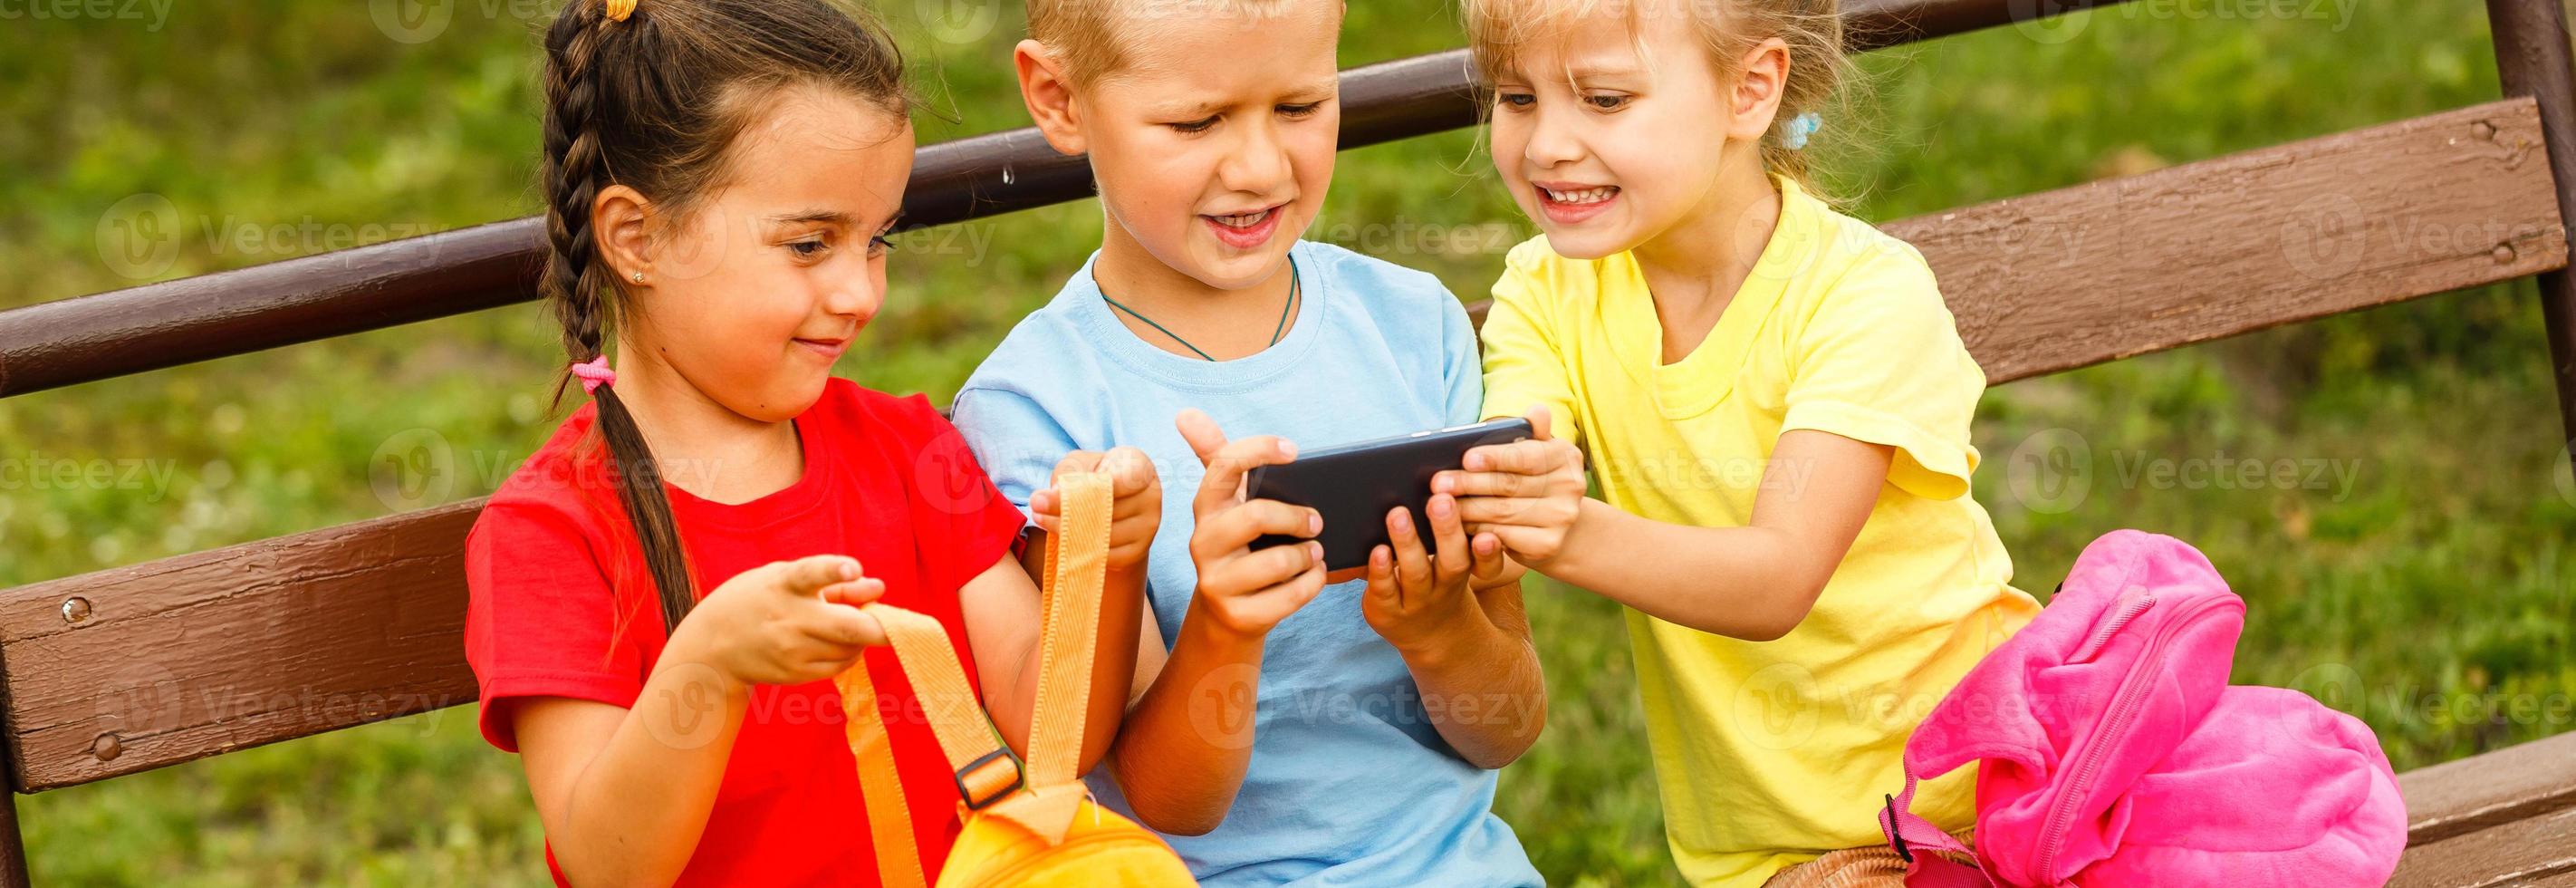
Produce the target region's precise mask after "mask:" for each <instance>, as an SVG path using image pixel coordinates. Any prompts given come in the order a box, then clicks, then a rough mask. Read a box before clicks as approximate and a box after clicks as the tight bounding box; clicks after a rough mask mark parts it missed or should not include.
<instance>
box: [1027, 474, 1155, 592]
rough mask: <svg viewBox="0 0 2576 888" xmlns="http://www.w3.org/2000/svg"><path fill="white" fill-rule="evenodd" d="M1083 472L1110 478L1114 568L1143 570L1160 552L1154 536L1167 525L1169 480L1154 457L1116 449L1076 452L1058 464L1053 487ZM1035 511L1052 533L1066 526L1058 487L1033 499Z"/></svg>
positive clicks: (1041, 524) (1111, 563)
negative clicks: (1155, 551)
mask: <svg viewBox="0 0 2576 888" xmlns="http://www.w3.org/2000/svg"><path fill="white" fill-rule="evenodd" d="M1083 472H1105V473H1108V475H1109V491H1110V496H1111V497H1112V500H1111V504H1110V507H1109V569H1110V570H1131V571H1132V570H1138V569H1141V568H1143V567H1144V566H1145V555H1146V553H1147V552H1149V551H1152V550H1153V548H1154V533H1155V531H1157V530H1159V529H1160V528H1161V527H1162V524H1163V480H1162V477H1161V475H1160V474H1159V473H1157V472H1155V471H1154V460H1153V458H1152V457H1150V456H1146V455H1145V451H1143V450H1139V449H1136V448H1134V447H1113V448H1110V450H1109V452H1107V453H1100V452H1096V451H1090V450H1076V451H1074V452H1072V453H1068V454H1065V457H1064V459H1062V460H1060V461H1058V462H1057V463H1056V464H1055V473H1054V474H1053V475H1050V476H1049V478H1050V479H1051V480H1050V483H1053V482H1052V479H1057V478H1063V477H1064V476H1066V475H1068V474H1079V473H1083ZM1029 511H1030V512H1033V513H1036V515H1037V520H1038V528H1039V529H1041V530H1044V531H1046V532H1048V533H1055V532H1056V528H1057V527H1059V526H1061V525H1062V524H1063V521H1064V503H1063V500H1062V498H1061V494H1059V493H1058V492H1057V491H1056V488H1054V487H1052V486H1050V487H1048V488H1047V489H1045V490H1041V491H1038V492H1036V493H1032V494H1030V495H1029Z"/></svg>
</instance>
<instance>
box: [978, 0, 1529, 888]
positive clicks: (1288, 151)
mask: <svg viewBox="0 0 2576 888" xmlns="http://www.w3.org/2000/svg"><path fill="white" fill-rule="evenodd" d="M1341 8H1342V6H1341V4H1339V3H1330V2H1312V3H1307V2H1299V3H1288V4H1279V3H1241V4H1237V3H1227V2H1210V3H1204V4H1199V5H1198V6H1196V7H1194V10H1197V11H1200V12H1202V13H1204V14H1199V15H1192V16H1182V17H1160V18H1154V17H1150V16H1147V15H1146V13H1144V12H1141V11H1138V10H1137V9H1132V8H1129V7H1128V5H1126V4H1104V3H1089V2H1075V0H1036V2H1032V3H1030V4H1029V16H1030V32H1031V36H1032V37H1033V38H1034V39H1032V40H1030V41H1027V42H1024V43H1022V44H1021V45H1020V48H1019V50H1018V59H1017V61H1018V68H1019V72H1020V78H1021V90H1022V94H1023V95H1024V97H1025V98H1026V99H1027V100H1028V105H1029V109H1030V112H1031V115H1032V116H1033V117H1035V118H1036V119H1037V122H1038V126H1039V128H1040V130H1041V131H1042V132H1044V133H1045V135H1046V137H1047V139H1048V141H1049V142H1050V143H1051V144H1053V145H1054V146H1055V147H1056V148H1057V149H1058V150H1060V151H1063V152H1065V153H1068V154H1074V153H1085V152H1087V153H1088V154H1089V155H1090V161H1091V166H1092V171H1093V176H1094V178H1095V180H1096V181H1097V182H1098V183H1099V188H1100V195H1101V204H1102V206H1103V208H1104V211H1105V212H1106V214H1107V216H1108V223H1107V224H1106V225H1105V226H1104V229H1105V231H1104V235H1103V239H1102V244H1101V247H1100V250H1099V252H1097V253H1095V254H1093V256H1092V258H1091V261H1090V262H1088V263H1086V264H1085V265H1084V266H1083V268H1082V270H1081V271H1079V272H1077V273H1075V274H1074V276H1073V278H1072V279H1071V280H1068V281H1067V282H1066V283H1065V286H1064V288H1063V290H1062V291H1060V292H1059V293H1057V294H1056V297H1055V299H1054V300H1053V301H1052V302H1050V303H1048V304H1047V306H1046V307H1044V308H1042V309H1040V310H1039V311H1037V312H1036V313H1034V314H1031V315H1030V316H1029V317H1028V318H1027V319H1026V320H1024V321H1022V322H1021V323H1020V324H1019V326H1018V327H1017V328H1015V329H1014V330H1012V332H1011V334H1010V336H1009V337H1008V338H1006V339H1005V340H1004V341H1003V342H1002V344H1001V346H1000V347H999V348H997V349H996V350H995V351H994V352H993V355H992V356H991V357H990V358H988V359H987V360H986V361H985V362H984V364H983V365H982V366H981V367H979V368H977V369H976V371H975V374H974V376H973V377H972V378H971V379H969V380H968V381H967V383H966V386H965V387H964V389H963V390H961V391H960V392H959V393H958V395H957V402H956V423H957V426H958V428H959V429H960V430H961V431H962V432H963V433H964V434H965V436H966V439H967V442H968V444H969V445H970V446H971V447H972V448H973V449H974V451H975V455H976V457H977V459H978V461H979V462H980V463H981V464H982V465H983V466H984V467H985V469H986V471H987V472H989V473H990V474H991V476H992V477H993V480H994V481H995V482H996V483H997V484H998V485H999V486H1000V488H1001V490H1002V492H1003V494H1004V495H1006V496H1008V497H1010V498H1011V499H1012V501H1014V502H1016V503H1019V504H1020V505H1022V506H1023V507H1024V508H1027V509H1028V510H1029V511H1030V512H1031V513H1032V515H1034V516H1036V517H1037V518H1038V520H1039V523H1040V525H1041V526H1042V527H1049V526H1052V521H1051V520H1050V519H1051V518H1052V512H1053V506H1054V502H1053V493H1052V491H1051V490H1048V489H1047V488H1048V486H1049V485H1050V483H1051V479H1052V477H1053V473H1054V472H1055V471H1056V470H1057V469H1058V468H1059V465H1060V464H1063V465H1072V466H1081V467H1085V468H1089V467H1100V468H1103V469H1108V470H1111V471H1112V473H1113V474H1115V475H1118V476H1119V477H1120V482H1119V484H1118V490H1119V493H1120V501H1119V503H1118V506H1117V514H1118V519H1117V529H1114V530H1113V532H1112V554H1111V559H1110V560H1111V582H1133V583H1141V584H1143V585H1144V591H1145V592H1146V596H1145V597H1146V600H1147V601H1148V602H1149V603H1150V607H1151V611H1152V613H1151V614H1149V615H1145V616H1150V617H1151V619H1145V620H1142V626H1141V631H1140V632H1139V633H1138V634H1139V638H1138V644H1139V656H1138V662H1137V680H1136V684H1135V688H1136V697H1135V699H1134V701H1133V703H1132V705H1131V707H1130V709H1129V711H1128V714H1127V717H1126V721H1125V723H1124V727H1123V729H1122V731H1121V732H1120V734H1119V736H1118V738H1117V741H1116V744H1117V745H1116V747H1115V749H1114V751H1113V752H1112V754H1111V755H1110V757H1109V758H1108V759H1107V760H1106V761H1108V762H1109V767H1108V768H1105V769H1104V772H1103V773H1100V774H1094V775H1092V777H1091V784H1092V787H1093V789H1094V791H1095V792H1096V793H1097V794H1098V796H1099V797H1100V799H1101V800H1102V801H1103V802H1104V803H1105V804H1108V805H1109V806H1110V807H1111V808H1112V809H1114V810H1118V811H1120V812H1122V813H1128V814H1131V815H1132V816H1134V817H1136V819H1138V820H1139V821H1141V822H1143V823H1144V824H1145V825H1147V826H1150V827H1153V828H1155V829H1156V830H1158V831H1160V832H1163V833H1165V834H1167V837H1168V838H1169V839H1170V840H1171V842H1172V845H1173V847H1174V848H1176V849H1178V850H1179V851H1180V852H1181V855H1182V857H1183V858H1184V859H1186V860H1187V861H1188V862H1189V864H1190V868H1191V870H1192V872H1193V873H1194V874H1195V875H1197V876H1198V877H1199V878H1200V879H1201V880H1202V881H1204V882H1206V883H1208V884H1215V885H1226V884H1280V883H1292V882H1312V883H1332V884H1381V885H1417V884H1458V885H1535V884H1538V883H1539V882H1540V879H1539V876H1538V873H1537V872H1536V871H1535V870H1533V869H1532V868H1531V867H1530V864H1529V860H1528V857H1527V855H1526V854H1525V853H1523V851H1522V850H1521V847H1520V843H1519V840H1518V839H1517V838H1515V837H1514V836H1513V834H1512V831H1511V828H1510V827H1509V826H1507V825H1505V824H1504V823H1503V822H1502V820H1501V819H1500V818H1497V817H1495V816H1494V815H1493V813H1492V810H1491V808H1492V802H1493V795H1494V773H1493V771H1492V770H1490V769H1492V768H1499V767H1501V766H1503V765H1504V764H1506V763H1509V762H1510V761H1512V760H1514V759H1516V758H1518V757H1519V756H1520V754H1521V753H1522V752H1524V751H1526V750H1527V749H1528V748H1529V744H1530V743H1531V742H1532V741H1533V740H1535V739H1536V738H1537V736H1538V732H1539V729H1540V727H1541V725H1542V724H1543V723H1544V721H1545V714H1546V693H1545V690H1544V688H1543V686H1542V683H1541V680H1540V677H1539V669H1538V659H1537V654H1536V652H1535V651H1534V649H1533V648H1532V647H1531V645H1530V641H1529V625H1528V621H1527V619H1526V618H1525V616H1524V615H1523V613H1522V609H1521V598H1520V589H1519V585H1518V582H1517V569H1516V568H1513V567H1511V566H1510V565H1509V564H1508V563H1507V562H1506V561H1505V560H1504V559H1503V557H1502V555H1501V549H1500V545H1499V541H1498V540H1496V539H1494V538H1493V537H1492V536H1491V535H1490V534H1480V535H1476V536H1475V537H1473V538H1471V537H1470V536H1469V535H1468V534H1467V533H1466V532H1465V530H1464V526H1463V525H1462V524H1461V523H1460V520H1459V513H1458V510H1457V505H1456V503H1455V502H1454V501H1452V500H1450V499H1449V498H1447V497H1445V496H1443V497H1435V498H1434V499H1433V501H1432V505H1431V506H1430V508H1429V509H1428V510H1427V511H1428V512H1429V514H1427V515H1411V514H1407V513H1405V512H1404V511H1403V510H1396V511H1395V512H1394V513H1391V514H1390V515H1388V516H1386V522H1387V525H1388V529H1389V531H1390V534H1391V536H1392V538H1393V539H1394V540H1395V541H1396V544H1395V546H1394V547H1392V548H1390V547H1388V546H1380V547H1378V550H1377V552H1375V553H1373V557H1372V560H1371V564H1370V565H1369V566H1368V567H1367V568H1364V569H1361V570H1357V571H1352V572H1350V574H1351V576H1335V577H1331V578H1328V577H1327V576H1326V575H1325V573H1324V570H1323V566H1322V563H1321V547H1320V546H1318V545H1316V544H1314V543H1312V542H1308V543H1306V544H1303V545H1291V546H1281V547H1277V548H1271V549H1263V550H1258V551H1255V550H1252V549H1251V548H1250V544H1251V542H1252V541H1253V539H1254V538H1255V537H1257V536H1260V535H1262V534H1265V533H1280V534H1288V535H1294V536H1305V537H1311V536H1313V535H1314V534H1315V533H1316V532H1317V531H1318V530H1319V529H1320V521H1321V518H1320V516H1318V515H1316V514H1315V513H1314V512H1312V511H1311V510H1307V509H1303V508H1298V507H1291V506H1288V505H1286V504H1283V503H1277V502H1271V501H1267V500H1252V501H1246V500H1245V499H1244V498H1243V495H1242V492H1241V479H1242V476H1243V473H1244V472H1245V471H1246V470H1248V469H1249V468H1250V467H1252V466H1254V465H1259V464H1275V463H1280V462H1286V461H1288V460H1289V459H1292V458H1293V457H1294V447H1293V446H1291V445H1290V444H1288V442H1287V440H1286V439H1289V438H1293V439H1294V440H1295V442H1296V443H1297V444H1300V445H1304V446H1306V447H1308V448H1319V447H1324V446H1330V445H1333V444H1340V443H1347V442H1351V441H1357V440H1363V439H1368V438H1377V437H1384V436H1388V435H1398V434H1404V433H1409V432H1415V431H1421V430H1424V429H1430V428H1438V427H1442V426H1448V425H1457V424H1463V423H1470V422H1474V421H1475V420H1476V419H1477V415H1478V410H1479V409H1480V407H1481V406H1482V404H1481V400H1482V398H1481V395H1482V384H1481V372H1480V368H1479V365H1478V359H1477V355H1476V350H1475V334H1474V331H1473V330H1472V329H1470V327H1469V324H1468V321H1467V316H1466V312H1465V311H1464V310H1463V309H1462V308H1461V307H1460V306H1459V304H1458V300H1457V299H1456V298H1455V297H1454V296H1452V295H1451V294H1450V293H1449V292H1448V291H1447V290H1446V289H1444V288H1443V287H1441V286H1440V284H1439V282H1438V281H1437V280H1436V279H1434V278H1432V277H1431V276H1429V275H1426V274H1423V273H1420V272H1416V271H1410V270H1406V269H1403V268H1400V267H1397V266H1394V265H1391V264H1388V263H1385V262H1381V261H1378V260H1374V259H1370V258H1367V257H1363V256H1360V255H1357V254H1354V253H1351V252H1350V251H1347V250H1343V249H1340V248H1337V247H1331V246H1325V245H1321V244H1313V243H1304V242H1300V241H1298V240H1297V237H1298V234H1299V233H1301V232H1303V231H1304V230H1305V229H1306V227H1307V226H1308V225H1309V224H1311V223H1312V222H1313V221H1314V219H1315V216H1316V212H1317V210H1318V209H1319V208H1320V205H1321V204H1322V202H1323V197H1324V193H1325V190H1326V188H1327V186H1328V185H1329V183H1330V181H1331V177H1332V166H1333V162H1334V159H1335V158H1334V152H1335V149H1336V142H1337V135H1338V129H1339V111H1338V108H1337V104H1336V103H1337V102H1338V95H1337V74H1338V72H1337V71H1336V70H1335V54H1334V51H1335V45H1336V43H1337V41H1338V36H1339V29H1340V26H1341ZM1149 19H1150V20H1149ZM1148 29H1149V30H1150V32H1151V39H1150V40H1144V39H1135V38H1136V32H1137V31H1139V30H1148ZM1060 47H1076V48H1079V51H1076V52H1071V53H1067V52H1063V51H1060V49H1059V48H1060ZM1228 434H1232V435H1236V436H1243V437H1238V438H1237V439H1235V440H1231V441H1229V440H1228V439H1227V437H1226V436H1227V435H1228ZM1068 454H1070V455H1068ZM1148 469H1150V471H1148ZM1156 514H1159V515H1160V518H1161V522H1160V528H1161V529H1160V531H1159V533H1158V532H1156V531H1155V530H1154V529H1153V528H1154V527H1155V526H1156V523H1155V522H1154V521H1153V520H1150V519H1151V517H1152V516H1154V515H1156ZM1415 521H1429V522H1430V524H1431V529H1432V530H1433V532H1434V536H1435V538H1436V539H1437V540H1438V541H1439V542H1438V544H1437V545H1436V546H1434V547H1433V548H1432V551H1428V552H1426V551H1424V547H1422V546H1421V545H1420V544H1419V543H1418V542H1415V531H1414V526H1413V523H1412V522H1415ZM1028 548H1029V550H1030V551H1032V552H1038V551H1043V549H1042V547H1038V546H1030V547H1028ZM1104 643H1107V642H1104Z"/></svg>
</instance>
